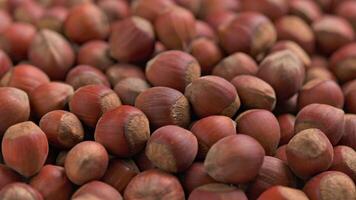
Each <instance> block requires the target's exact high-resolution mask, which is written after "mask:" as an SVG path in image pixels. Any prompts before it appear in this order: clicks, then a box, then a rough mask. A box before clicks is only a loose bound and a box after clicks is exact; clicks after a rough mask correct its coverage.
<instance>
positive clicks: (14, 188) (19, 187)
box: [0, 182, 43, 200]
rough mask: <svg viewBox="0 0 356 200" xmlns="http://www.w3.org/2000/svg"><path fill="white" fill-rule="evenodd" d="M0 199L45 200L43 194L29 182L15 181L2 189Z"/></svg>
mask: <svg viewBox="0 0 356 200" xmlns="http://www.w3.org/2000/svg"><path fill="white" fill-rule="evenodd" d="M0 199H2V200H13V199H23V200H43V197H42V195H41V194H40V193H39V192H38V191H37V190H36V189H34V188H33V187H31V186H30V185H28V184H25V183H20V182H15V183H11V184H8V185H6V186H5V187H4V188H3V189H2V190H1V191H0Z"/></svg>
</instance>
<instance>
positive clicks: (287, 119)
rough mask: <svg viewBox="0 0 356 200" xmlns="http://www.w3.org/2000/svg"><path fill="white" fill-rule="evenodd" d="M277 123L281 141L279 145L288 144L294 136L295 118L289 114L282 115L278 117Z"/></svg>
mask: <svg viewBox="0 0 356 200" xmlns="http://www.w3.org/2000/svg"><path fill="white" fill-rule="evenodd" d="M277 119H278V123H279V127H280V130H281V139H280V141H279V145H284V144H288V142H289V141H290V139H291V138H292V137H293V136H294V123H295V116H294V115H291V114H282V115H280V116H278V118H277Z"/></svg>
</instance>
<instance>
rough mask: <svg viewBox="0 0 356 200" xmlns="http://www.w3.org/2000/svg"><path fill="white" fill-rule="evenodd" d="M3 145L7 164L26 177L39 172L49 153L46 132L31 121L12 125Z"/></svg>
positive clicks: (6, 133) (3, 153)
mask: <svg viewBox="0 0 356 200" xmlns="http://www.w3.org/2000/svg"><path fill="white" fill-rule="evenodd" d="M1 147H2V155H3V158H4V161H5V164H6V165H7V166H9V167H10V168H12V169H13V170H15V171H16V172H18V173H19V174H21V175H23V176H25V177H30V176H33V175H35V174H36V173H37V172H39V171H40V169H41V168H42V166H43V165H44V163H45V161H46V158H47V155H48V141H47V137H46V134H45V133H44V132H43V131H42V130H41V129H40V128H39V127H38V126H37V125H36V124H34V123H33V122H30V121H26V122H21V123H18V124H15V125H13V126H10V127H9V128H8V129H7V130H6V132H5V134H4V137H3V140H2V143H1ZM0 196H1V195H0ZM0 199H1V198H0Z"/></svg>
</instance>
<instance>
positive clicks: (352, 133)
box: [339, 114, 356, 150]
mask: <svg viewBox="0 0 356 200" xmlns="http://www.w3.org/2000/svg"><path fill="white" fill-rule="evenodd" d="M339 144H341V145H346V146H349V147H351V148H353V149H354V150H356V115H355V114H346V115H345V129H344V135H343V136H342V138H341V140H340V143H339Z"/></svg>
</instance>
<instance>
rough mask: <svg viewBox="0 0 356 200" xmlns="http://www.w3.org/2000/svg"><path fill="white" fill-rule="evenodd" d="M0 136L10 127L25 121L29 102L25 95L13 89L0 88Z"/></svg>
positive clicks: (28, 114)
mask: <svg viewBox="0 0 356 200" xmlns="http://www.w3.org/2000/svg"><path fill="white" fill-rule="evenodd" d="M0 96H1V98H0V135H3V134H4V133H5V131H6V129H7V128H9V127H10V126H12V125H14V124H17V123H20V122H24V121H27V120H28V119H29V117H30V101H29V98H28V96H27V94H26V93H25V92H24V91H22V90H19V89H16V88H13V87H0Z"/></svg>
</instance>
